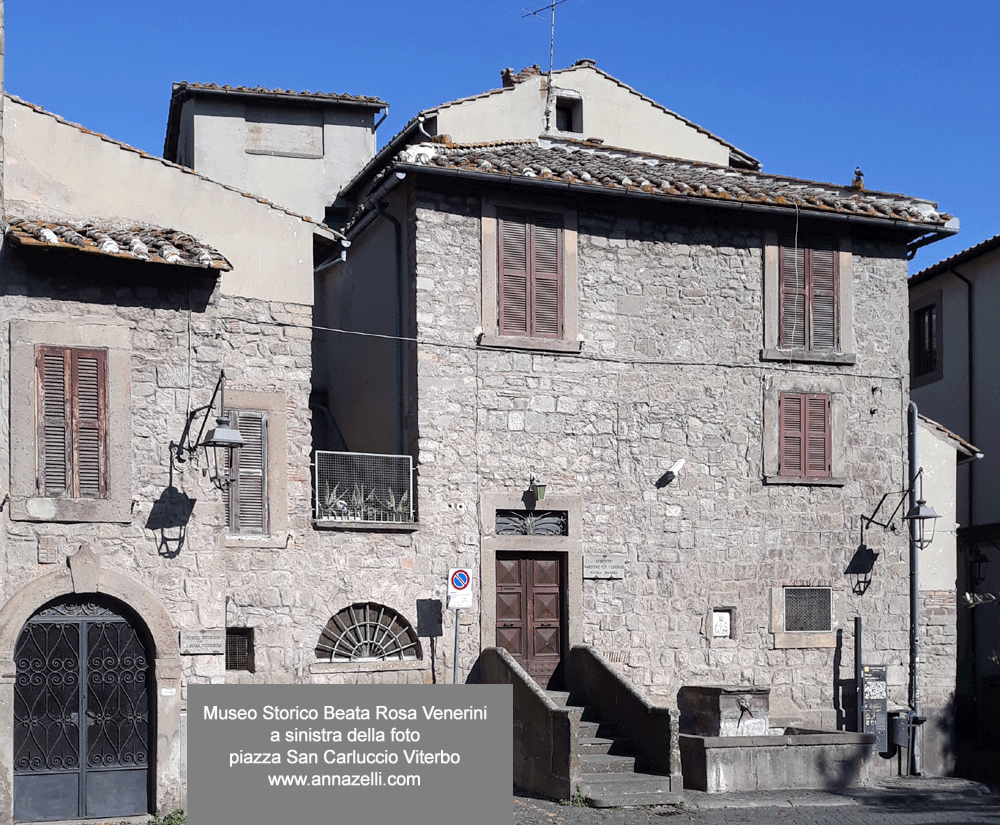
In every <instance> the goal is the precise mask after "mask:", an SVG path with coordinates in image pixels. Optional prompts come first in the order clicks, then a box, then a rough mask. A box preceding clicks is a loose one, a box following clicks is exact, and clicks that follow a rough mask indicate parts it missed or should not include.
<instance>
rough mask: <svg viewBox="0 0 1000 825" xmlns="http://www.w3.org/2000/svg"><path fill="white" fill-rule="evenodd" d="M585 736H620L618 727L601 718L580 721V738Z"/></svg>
mask: <svg viewBox="0 0 1000 825" xmlns="http://www.w3.org/2000/svg"><path fill="white" fill-rule="evenodd" d="M585 736H591V737H592V736H598V737H603V738H606V739H616V738H618V729H617V728H616V727H615V726H614V725H612V724H610V723H609V722H602V721H601V720H600V719H597V720H591V721H586V720H582V721H581V722H580V738H581V739H582V738H583V737H585Z"/></svg>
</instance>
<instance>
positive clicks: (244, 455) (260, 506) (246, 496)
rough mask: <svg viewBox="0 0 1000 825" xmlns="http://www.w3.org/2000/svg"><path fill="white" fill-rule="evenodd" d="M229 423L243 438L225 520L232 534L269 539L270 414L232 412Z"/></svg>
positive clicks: (237, 454) (250, 411) (247, 411)
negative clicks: (268, 456) (268, 450)
mask: <svg viewBox="0 0 1000 825" xmlns="http://www.w3.org/2000/svg"><path fill="white" fill-rule="evenodd" d="M229 416H230V420H231V422H232V423H233V426H235V427H236V428H237V429H238V430H239V431H240V434H241V435H242V436H243V441H244V445H243V446H242V447H240V449H239V450H237V451H236V458H235V464H236V467H235V481H233V483H232V484H230V485H229V501H228V502H227V511H226V518H227V521H228V522H229V530H230V532H232V533H244V534H250V535H266V534H267V532H268V507H267V413H265V412H260V411H257V410H229Z"/></svg>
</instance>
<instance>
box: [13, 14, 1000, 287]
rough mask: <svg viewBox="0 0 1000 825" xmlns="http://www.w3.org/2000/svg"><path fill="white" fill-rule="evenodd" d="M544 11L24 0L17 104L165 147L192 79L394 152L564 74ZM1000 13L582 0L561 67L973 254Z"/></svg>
mask: <svg viewBox="0 0 1000 825" xmlns="http://www.w3.org/2000/svg"><path fill="white" fill-rule="evenodd" d="M544 3H545V0H533V3H529V2H527V0H434V2H427V0H405V2H395V1H394V0H368V2H349V3H348V2H340V0H328V1H327V2H321V0H299V2H286V3H282V2H275V0H269V2H266V3H265V2H263V0H201V2H193V0H173V2H170V3H163V2H156V3H154V2H149V0H128V1H127V2H126V0H98V2H80V0H72V2H70V0H8V2H7V3H6V50H7V54H6V88H7V91H9V92H10V93H12V94H14V95H17V96H19V97H22V98H24V99H25V100H28V101H30V102H32V103H35V104H38V105H40V106H43V107H44V108H46V109H48V110H50V111H52V112H55V113H57V114H59V115H62V116H63V117H65V118H67V119H69V120H71V121H74V122H77V123H81V124H83V125H84V126H87V127H88V128H90V129H93V130H95V131H98V132H102V133H105V134H107V135H110V136H111V137H113V138H115V139H117V140H121V141H124V142H126V143H129V144H131V145H133V146H137V147H139V148H141V149H144V150H146V151H147V152H151V153H154V154H157V155H159V154H161V153H162V151H163V137H164V131H165V127H166V117H167V107H168V104H169V99H170V88H171V83H173V82H175V81H180V80H187V81H191V82H202V83H213V82H214V83H219V84H226V83H229V84H231V85H234V86H236V85H247V86H267V87H271V88H286V89H295V90H304V89H308V90H310V91H323V92H348V93H351V94H364V95H374V96H377V97H380V98H382V99H383V100H386V101H388V102H389V103H390V105H391V108H390V111H389V117H388V119H387V120H386V122H385V123H383V124H382V126H381V127H380V129H379V134H378V138H379V145H381V144H383V143H384V142H385V141H386V140H388V138H390V137H391V136H392V135H393V134H394V133H395V132H396V131H398V130H399V129H400V128H401V127H402V125H403V124H404V123H406V121H407V120H409V119H410V118H411V117H412V116H413V115H414V114H416V112H417V111H418V110H419V109H421V108H426V107H428V106H433V105H435V104H437V103H442V102H444V101H446V100H453V99H454V98H457V97H462V96H465V95H470V94H475V93H477V92H481V91H485V90H486V89H491V88H496V87H498V86H499V85H500V70H501V69H503V68H504V67H506V66H509V67H511V68H513V69H515V70H518V69H521V68H522V67H524V66H527V65H531V64H533V63H538V64H540V65H542V66H543V68H544V67H547V66H548V61H549V21H548V17H547V15H545V16H544V17H543V18H539V17H524V16H523V15H524V9H525V8H528V9H537V8H539V7H540V6H542V5H544ZM998 23H1000V5H998V4H996V3H995V2H985V0H982V1H980V2H966V1H965V0H953V2H950V3H938V4H930V3H920V2H917V3H912V2H910V3H890V2H884V0H866V2H855V0H842V1H841V2H835V3H833V2H831V3H825V2H824V3H819V2H817V3H802V2H768V1H767V0H765V1H764V2H756V3H747V2H739V3H737V2H712V1H711V0H705V1H704V2H702V3H700V4H695V3H690V2H688V3H683V4H682V3H672V2H668V0H619V2H613V0H566V2H563V3H562V4H561V5H559V6H557V7H556V41H555V66H556V68H560V67H565V66H568V65H570V64H571V63H573V61H575V60H577V59H579V58H581V57H589V58H593V59H594V60H596V61H597V65H598V66H599V67H600V68H602V69H604V70H605V71H607V72H610V73H611V74H612V75H614V76H615V77H618V78H619V79H621V80H623V81H624V82H625V83H628V84H629V85H631V86H633V87H634V88H636V89H638V90H639V91H641V92H643V93H644V94H646V95H648V96H649V97H651V98H653V99H654V100H656V101H658V102H659V103H661V104H663V105H664V106H666V107H667V108H669V109H672V110H673V111H675V112H677V113H678V114H680V115H683V116H684V117H687V118H689V119H690V120H693V121H694V122H695V123H697V124H699V125H701V126H703V127H705V128H706V129H708V130H710V131H712V132H714V133H715V134H717V135H719V136H720V137H722V138H724V139H726V140H728V141H729V142H730V143H733V144H735V145H736V146H738V147H739V148H740V149H743V150H744V151H746V152H749V153H750V154H751V155H753V156H755V157H757V158H759V159H760V160H761V161H762V163H763V165H764V170H765V171H767V172H772V173H775V174H783V175H792V176H796V177H803V178H809V179H812V180H820V181H832V182H836V183H842V184H848V183H850V180H851V177H852V175H853V171H854V167H855V166H858V165H860V166H861V168H862V169H863V170H864V172H865V183H866V185H867V187H868V188H869V189H879V190H885V191H890V192H902V193H905V194H907V195H913V196H917V197H922V198H928V199H931V200H936V201H938V202H939V204H940V207H941V209H943V210H945V211H947V212H951V213H952V214H955V215H957V216H958V217H959V218H960V220H961V223H962V231H961V232H960V233H959V235H958V236H957V237H956V238H953V239H949V240H947V241H943V242H939V243H936V244H933V245H931V246H929V247H926V248H925V249H923V250H921V251H920V252H919V253H918V255H917V257H916V258H915V260H914V261H913V262H911V265H910V268H911V272H914V271H916V270H917V269H921V268H923V267H926V266H929V265H930V264H932V263H934V262H936V261H937V260H939V259H941V258H943V257H947V256H948V255H951V254H954V253H955V252H957V251H959V250H961V249H964V248H966V247H969V246H972V245H973V244H976V243H978V242H980V241H982V240H984V239H986V238H988V237H990V236H992V235H995V234H997V233H1000V162H998V154H1000V152H998V150H1000V57H998V55H1000V39H998V30H1000V27H998Z"/></svg>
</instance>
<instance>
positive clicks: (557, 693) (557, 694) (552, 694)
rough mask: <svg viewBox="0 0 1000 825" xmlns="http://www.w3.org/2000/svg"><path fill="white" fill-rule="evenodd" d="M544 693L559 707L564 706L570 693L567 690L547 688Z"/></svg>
mask: <svg viewBox="0 0 1000 825" xmlns="http://www.w3.org/2000/svg"><path fill="white" fill-rule="evenodd" d="M545 694H546V696H548V697H549V698H550V699H551V700H552V701H553V702H555V703H556V704H557V705H559V707H561V708H564V707H566V703H567V702H568V701H569V695H570V694H569V691H568V690H547V691H545Z"/></svg>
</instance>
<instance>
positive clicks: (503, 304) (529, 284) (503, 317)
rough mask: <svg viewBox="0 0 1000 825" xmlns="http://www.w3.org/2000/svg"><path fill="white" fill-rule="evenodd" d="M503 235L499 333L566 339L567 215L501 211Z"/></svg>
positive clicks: (500, 219) (501, 241) (499, 294)
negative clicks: (565, 254) (564, 295)
mask: <svg viewBox="0 0 1000 825" xmlns="http://www.w3.org/2000/svg"><path fill="white" fill-rule="evenodd" d="M499 238H500V266H499V273H500V283H499V289H498V290H497V292H498V303H499V306H498V317H499V327H500V334H501V335H518V336H523V337H528V338H562V336H563V220H562V216H561V215H558V214H553V213H549V212H527V211H519V210H502V211H501V212H500V213H499Z"/></svg>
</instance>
